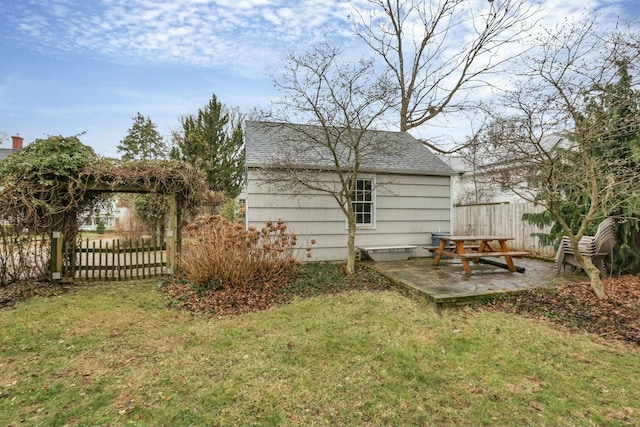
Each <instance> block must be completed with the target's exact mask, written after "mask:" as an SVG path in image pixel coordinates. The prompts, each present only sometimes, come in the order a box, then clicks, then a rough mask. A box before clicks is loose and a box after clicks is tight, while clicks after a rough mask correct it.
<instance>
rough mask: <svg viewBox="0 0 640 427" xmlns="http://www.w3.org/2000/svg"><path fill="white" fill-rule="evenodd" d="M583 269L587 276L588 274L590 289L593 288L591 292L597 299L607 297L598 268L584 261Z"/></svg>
mask: <svg viewBox="0 0 640 427" xmlns="http://www.w3.org/2000/svg"><path fill="white" fill-rule="evenodd" d="M585 261H586V260H585ZM584 271H585V272H586V273H587V276H589V280H590V281H591V289H593V292H594V293H595V294H596V296H597V297H598V299H601V300H605V299H608V298H609V296H608V295H607V292H606V291H605V290H604V285H603V283H602V279H601V278H600V270H598V267H596V266H595V265H593V263H591V262H589V261H586V262H585V263H584Z"/></svg>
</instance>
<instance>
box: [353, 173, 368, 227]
mask: <svg viewBox="0 0 640 427" xmlns="http://www.w3.org/2000/svg"><path fill="white" fill-rule="evenodd" d="M351 204H352V206H353V210H354V213H355V219H356V225H357V226H371V225H373V180H372V179H358V180H356V188H355V189H354V191H353V194H352V196H351Z"/></svg>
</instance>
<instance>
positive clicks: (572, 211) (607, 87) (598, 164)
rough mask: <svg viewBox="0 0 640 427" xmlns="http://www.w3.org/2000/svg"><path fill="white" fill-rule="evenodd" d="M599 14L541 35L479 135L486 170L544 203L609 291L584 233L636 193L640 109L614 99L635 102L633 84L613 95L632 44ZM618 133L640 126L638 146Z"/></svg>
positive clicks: (596, 283)
mask: <svg viewBox="0 0 640 427" xmlns="http://www.w3.org/2000/svg"><path fill="white" fill-rule="evenodd" d="M595 22H596V18H591V20H590V21H588V22H585V21H580V22H574V23H572V24H571V23H567V24H565V25H564V26H563V27H562V28H560V29H559V30H557V31H555V32H550V33H549V34H548V35H547V36H546V37H543V38H542V39H541V40H540V46H539V49H538V50H537V53H536V54H535V55H532V56H530V57H529V58H528V60H527V63H528V65H529V72H528V73H527V74H526V75H524V76H522V77H524V78H523V79H521V80H520V81H519V82H518V83H517V84H516V86H515V89H514V90H512V91H509V92H508V93H506V94H505V95H504V96H503V97H502V98H501V101H502V103H503V106H504V107H505V108H508V109H507V110H505V109H504V108H503V109H502V110H500V111H499V112H498V113H497V114H494V115H493V121H492V122H491V124H490V125H489V126H487V127H485V128H484V129H483V131H482V132H481V135H480V138H481V139H482V145H481V146H482V147H483V154H482V156H481V158H482V159H483V164H485V165H490V167H488V168H487V172H488V173H492V172H493V176H494V180H495V181H496V182H500V183H501V185H503V186H507V187H509V188H510V189H511V190H512V191H514V192H515V193H517V194H519V195H520V196H521V197H522V198H523V199H525V200H529V201H533V202H536V203H539V204H542V205H543V206H544V207H545V208H546V210H547V211H548V212H549V213H550V214H551V215H552V216H553V218H554V219H555V221H557V223H558V224H559V225H561V227H562V229H563V232H564V234H565V235H566V236H568V237H569V240H570V242H571V248H572V250H573V253H574V254H575V257H576V259H577V260H578V262H579V263H580V264H581V265H582V267H583V269H584V270H585V272H586V273H587V275H588V276H589V279H590V281H591V286H592V288H593V290H594V292H595V293H596V295H597V296H598V297H599V298H606V297H607V296H606V293H605V290H604V288H603V286H602V280H601V278H600V271H599V270H598V269H597V267H595V266H594V265H593V263H592V262H591V261H590V260H589V259H587V258H585V257H583V256H582V255H581V254H580V251H579V250H578V242H579V240H580V239H581V238H582V237H583V236H584V235H585V232H586V231H587V229H588V228H589V227H590V226H592V224H593V223H597V222H599V221H600V220H602V219H603V217H605V216H609V215H611V214H612V213H614V212H616V211H619V209H620V207H622V206H624V205H625V204H627V203H630V202H632V201H634V200H635V201H637V200H638V195H637V192H636V190H635V186H637V184H634V183H637V182H640V170H639V169H638V167H637V161H630V160H631V159H633V156H637V152H638V150H637V138H638V122H639V120H640V117H639V114H638V111H639V110H638V109H628V112H627V113H625V114H626V115H621V114H620V111H621V110H620V109H619V108H618V104H617V103H618V102H620V101H623V102H626V103H629V102H630V100H629V99H628V98H629V94H628V91H627V94H626V95H623V96H622V97H617V98H618V99H617V100H614V99H613V98H615V97H616V92H615V91H617V89H616V88H619V82H620V79H625V78H628V75H626V69H627V65H628V60H629V55H628V52H627V51H626V50H625V47H624V46H623V45H622V44H620V43H619V39H617V38H616V37H613V36H611V35H609V36H607V37H603V36H602V35H599V34H598V32H597V31H596V26H595ZM625 76H626V77H625ZM627 83H628V82H626V83H625V84H627ZM636 93H637V92H636ZM629 105H630V104H629ZM621 135H631V136H632V137H633V135H635V141H636V142H635V146H636V148H635V153H636V154H633V155H631V153H632V152H633V150H634V149H633V148H632V149H631V150H632V151H630V152H628V153H627V154H623V151H622V150H621V149H619V148H620V146H619V145H618V141H619V137H620V136H621ZM631 144H633V140H632V141H631ZM625 152H626V151H625ZM576 213H577V214H576Z"/></svg>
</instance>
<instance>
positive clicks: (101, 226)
mask: <svg viewBox="0 0 640 427" xmlns="http://www.w3.org/2000/svg"><path fill="white" fill-rule="evenodd" d="M105 230H106V226H105V225H104V221H103V220H101V219H100V220H98V223H97V224H96V233H98V234H104V232H105Z"/></svg>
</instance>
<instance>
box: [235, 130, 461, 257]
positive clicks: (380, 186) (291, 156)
mask: <svg viewBox="0 0 640 427" xmlns="http://www.w3.org/2000/svg"><path fill="white" fill-rule="evenodd" d="M334 130H335V129H334ZM336 131H337V132H340V131H341V129H337V130H336ZM323 132H327V128H321V127H318V126H311V125H298V124H291V123H275V122H263V121H247V122H246V123H245V155H246V158H245V162H246V188H245V192H244V195H243V197H244V198H245V201H246V223H247V226H254V227H258V228H260V227H262V226H263V225H264V223H265V222H266V221H269V220H271V221H273V220H276V219H278V218H282V219H284V220H285V221H286V223H287V224H288V226H289V227H290V229H291V230H292V231H294V232H295V233H296V234H297V235H298V241H299V242H301V243H303V244H304V242H308V241H311V240H315V241H316V244H315V245H314V247H313V251H312V254H313V256H312V258H311V260H314V261H338V260H344V259H346V257H347V247H346V246H347V222H346V218H345V216H344V214H343V213H342V211H341V209H340V207H339V205H338V203H337V201H336V200H335V199H334V198H333V197H332V196H331V195H330V194H328V193H326V192H322V191H317V190H309V189H306V190H304V191H299V190H296V189H295V188H294V187H293V186H287V185H277V183H274V182H273V175H271V176H269V175H268V174H269V168H273V167H274V165H281V166H279V167H283V168H284V167H287V168H298V169H301V170H305V171H308V173H312V174H314V176H315V179H316V180H317V182H318V183H319V184H321V185H324V186H331V185H337V184H336V175H337V174H336V166H335V163H334V162H333V161H332V157H331V153H330V151H329V150H328V149H326V148H324V147H319V146H318V144H314V143H313V139H314V138H315V136H320V135H321V134H323ZM363 132H364V134H365V136H366V138H363V140H362V141H363V144H364V145H365V146H363V148H362V158H361V159H360V160H361V166H360V168H359V174H358V182H357V190H358V191H357V193H358V194H360V195H362V197H360V196H358V197H357V198H356V199H355V200H352V203H354V207H355V208H356V218H357V222H358V227H357V233H356V246H357V247H361V248H367V247H368V248H380V247H388V248H398V247H411V246H415V250H413V252H412V256H415V257H425V256H429V252H428V251H427V250H424V249H423V248H422V246H424V245H428V244H430V243H431V233H432V232H439V231H449V230H451V205H452V203H451V177H452V176H454V175H455V174H456V172H455V171H454V170H453V169H451V168H450V167H449V166H448V165H447V164H446V163H445V162H443V161H442V160H441V159H440V158H438V157H437V156H436V155H434V154H433V153H432V152H431V151H429V149H427V148H426V147H425V146H424V144H422V143H420V141H418V140H417V139H415V138H414V137H413V136H411V135H410V134H408V133H406V132H390V131H379V130H366V131H363ZM373 141H377V143H376V144H378V145H377V146H376V149H370V150H369V149H368V148H370V147H367V144H368V145H369V146H371V147H372V146H373ZM381 147H383V148H381ZM341 155H342V156H344V158H343V159H342V160H341V164H346V163H342V162H347V163H348V162H349V161H350V159H351V157H352V153H349V152H342V153H341ZM284 165H286V166H284Z"/></svg>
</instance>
